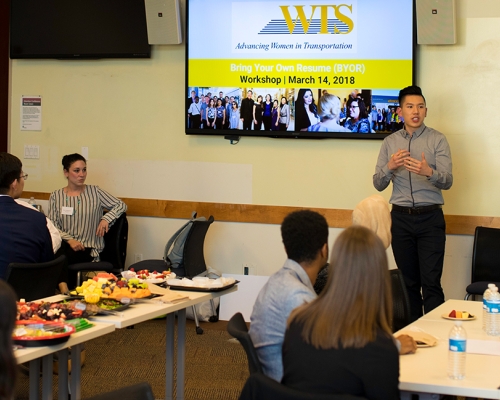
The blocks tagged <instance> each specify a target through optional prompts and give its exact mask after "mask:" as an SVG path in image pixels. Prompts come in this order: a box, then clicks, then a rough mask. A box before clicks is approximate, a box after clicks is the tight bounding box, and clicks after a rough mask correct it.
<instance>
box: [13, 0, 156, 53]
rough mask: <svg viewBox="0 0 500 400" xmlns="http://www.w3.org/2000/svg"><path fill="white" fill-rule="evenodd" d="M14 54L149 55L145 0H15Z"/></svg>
mask: <svg viewBox="0 0 500 400" xmlns="http://www.w3.org/2000/svg"><path fill="white" fill-rule="evenodd" d="M10 7H11V10H10V13H11V14H10V58H57V59H82V58H90V59H92V58H149V57H150V56H151V46H150V45H149V44H148V35H147V26H146V11H145V5H144V0H12V1H11V2H10Z"/></svg>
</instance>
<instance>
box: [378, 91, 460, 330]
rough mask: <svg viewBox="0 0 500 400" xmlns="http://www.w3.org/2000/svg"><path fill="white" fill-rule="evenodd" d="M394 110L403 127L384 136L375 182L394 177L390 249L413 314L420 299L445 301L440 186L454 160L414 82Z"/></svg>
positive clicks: (448, 180)
mask: <svg viewBox="0 0 500 400" xmlns="http://www.w3.org/2000/svg"><path fill="white" fill-rule="evenodd" d="M398 114H399V116H400V117H402V118H403V119H404V128H403V129H400V130H399V131H397V132H394V133H393V134H392V135H390V136H388V137H386V138H385V140H384V143H383V144H382V148H381V149H380V154H379V156H378V160H377V166H376V167H375V174H374V175H373V185H374V186H375V188H376V189H377V190H379V191H382V190H384V189H385V188H386V187H387V186H388V185H389V183H390V182H391V181H392V187H393V190H392V196H391V199H390V203H391V204H392V212H391V217H392V228H391V232H392V251H393V253H394V258H395V260H396V264H397V265H398V268H399V269H400V270H401V272H402V273H403V276H404V279H405V283H406V287H407V289H408V295H409V297H410V306H411V314H412V318H413V319H414V320H416V319H418V318H419V317H420V316H422V314H423V313H422V305H423V307H424V311H425V312H426V313H428V312H429V311H431V310H433V309H434V308H436V307H437V306H439V305H440V304H441V303H443V302H444V293H443V289H442V287H441V274H442V271H443V260H444V246H445V241H446V224H445V221H444V215H443V210H442V208H441V207H442V205H443V204H444V199H443V195H442V193H441V190H447V189H449V188H450V187H451V185H452V184H453V175H452V162H451V152H450V147H449V145H448V141H447V140H446V137H445V136H444V135H443V134H442V133H440V132H438V131H436V130H435V129H432V128H429V127H427V126H425V124H424V119H425V117H426V116H427V107H426V104H425V98H424V96H423V94H422V90H421V89H420V88H419V87H418V86H409V87H407V88H404V89H402V90H401V91H400V92H399V107H398ZM422 297H423V298H422Z"/></svg>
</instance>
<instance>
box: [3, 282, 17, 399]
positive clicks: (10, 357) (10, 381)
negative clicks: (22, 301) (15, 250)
mask: <svg viewBox="0 0 500 400" xmlns="http://www.w3.org/2000/svg"><path fill="white" fill-rule="evenodd" d="M16 315H17V305H16V294H15V293H14V290H13V289H12V288H11V287H10V285H9V284H8V283H7V282H5V281H3V280H0V399H2V400H4V399H5V400H10V399H13V398H14V389H15V382H16V376H17V362H16V358H15V357H14V351H13V350H12V332H13V331H14V325H15V323H16Z"/></svg>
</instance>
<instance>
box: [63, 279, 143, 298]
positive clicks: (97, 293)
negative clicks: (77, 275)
mask: <svg viewBox="0 0 500 400" xmlns="http://www.w3.org/2000/svg"><path fill="white" fill-rule="evenodd" d="M70 295H71V296H77V297H80V298H83V299H84V300H85V302H86V303H88V304H95V303H98V302H99V301H100V300H101V299H114V300H118V301H120V300H122V299H123V298H128V299H139V298H145V297H149V296H151V291H150V290H149V289H148V284H147V283H145V282H141V281H140V280H139V279H137V278H131V279H128V280H127V279H126V278H117V277H116V276H115V275H113V274H107V273H99V274H97V275H96V276H94V278H93V279H88V280H86V281H85V282H83V283H82V285H81V286H78V287H76V289H75V290H74V291H72V292H70Z"/></svg>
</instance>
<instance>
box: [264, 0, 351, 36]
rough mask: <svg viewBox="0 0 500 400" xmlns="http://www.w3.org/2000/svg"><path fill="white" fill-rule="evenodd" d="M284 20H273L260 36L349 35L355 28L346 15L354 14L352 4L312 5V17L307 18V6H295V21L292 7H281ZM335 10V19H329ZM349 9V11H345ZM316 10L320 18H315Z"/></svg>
mask: <svg viewBox="0 0 500 400" xmlns="http://www.w3.org/2000/svg"><path fill="white" fill-rule="evenodd" d="M279 7H280V9H281V12H282V13H283V17H284V19H273V20H271V21H270V22H269V23H268V24H267V25H266V26H265V27H264V28H263V29H262V30H261V31H260V32H259V35H269V34H272V35H276V34H283V35H285V34H289V35H301V34H323V35H326V34H338V35H339V34H343V35H345V34H348V33H349V32H351V31H352V30H353V28H354V22H353V20H352V19H351V18H350V17H349V16H348V15H346V14H345V12H346V11H349V14H352V4H351V5H347V4H339V5H334V4H331V5H311V6H309V7H310V9H311V13H310V17H309V18H308V17H307V16H306V12H305V11H304V7H305V6H293V8H295V11H296V14H295V15H296V16H295V19H293V17H292V15H291V14H290V10H289V7H290V6H279ZM332 8H333V12H334V15H335V18H328V11H330V10H331V9H332ZM343 9H347V10H345V11H344V10H343ZM316 10H318V12H319V16H320V18H313V17H314V14H315V13H316Z"/></svg>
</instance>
